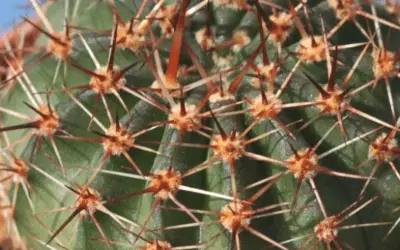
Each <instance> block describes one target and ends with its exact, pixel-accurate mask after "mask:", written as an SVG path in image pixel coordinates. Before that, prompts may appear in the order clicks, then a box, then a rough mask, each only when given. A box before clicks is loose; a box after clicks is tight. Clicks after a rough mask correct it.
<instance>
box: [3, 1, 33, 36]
mask: <svg viewBox="0 0 400 250" xmlns="http://www.w3.org/2000/svg"><path fill="white" fill-rule="evenodd" d="M27 3H29V1H28V0H0V32H1V33H2V32H3V31H6V30H8V29H9V28H11V27H12V25H13V21H18V20H20V17H21V16H24V15H25V14H27V13H28V12H29V10H28V9H23V8H22V7H21V6H23V5H26V4H27Z"/></svg>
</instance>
